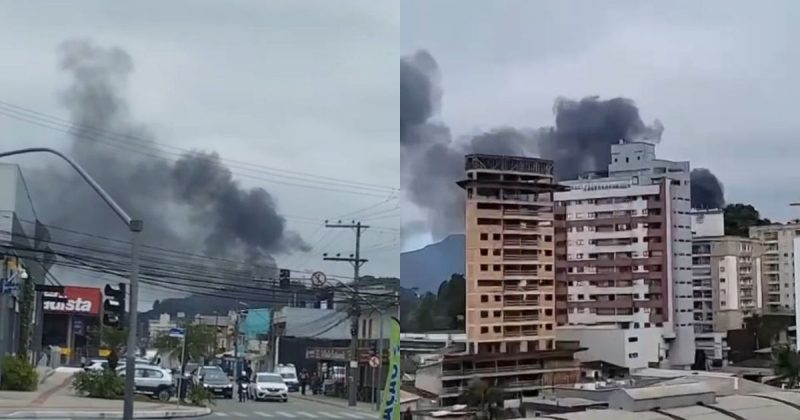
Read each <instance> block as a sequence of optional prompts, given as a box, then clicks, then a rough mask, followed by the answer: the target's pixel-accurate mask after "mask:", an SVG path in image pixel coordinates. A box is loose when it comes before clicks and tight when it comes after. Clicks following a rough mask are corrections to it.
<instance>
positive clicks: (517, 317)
mask: <svg viewBox="0 0 800 420" xmlns="http://www.w3.org/2000/svg"><path fill="white" fill-rule="evenodd" d="M538 320H539V315H538V314H536V315H506V316H504V317H503V322H525V321H538Z"/></svg>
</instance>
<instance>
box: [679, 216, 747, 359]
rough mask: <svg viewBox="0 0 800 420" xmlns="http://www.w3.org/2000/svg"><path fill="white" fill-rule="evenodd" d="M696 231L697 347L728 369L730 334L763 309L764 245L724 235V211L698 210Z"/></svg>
mask: <svg viewBox="0 0 800 420" xmlns="http://www.w3.org/2000/svg"><path fill="white" fill-rule="evenodd" d="M692 232H693V233H694V238H693V240H692V241H693V242H692V282H693V285H692V287H693V289H694V293H693V294H694V331H695V345H696V347H697V349H699V350H703V351H704V352H705V353H706V358H707V360H709V361H714V363H717V364H719V365H724V364H725V363H726V361H727V358H728V357H727V355H728V350H729V348H728V345H727V333H728V331H729V330H737V329H741V328H742V327H743V325H744V318H745V317H748V316H752V315H753V314H755V313H758V312H760V311H761V308H762V295H761V251H762V250H761V243H760V242H759V241H758V240H756V239H751V238H742V237H738V236H725V223H724V215H723V212H722V210H695V211H693V212H692Z"/></svg>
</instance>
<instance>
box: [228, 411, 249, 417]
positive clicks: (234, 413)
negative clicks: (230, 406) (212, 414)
mask: <svg viewBox="0 0 800 420" xmlns="http://www.w3.org/2000/svg"><path fill="white" fill-rule="evenodd" d="M231 414H233V415H234V416H235V417H247V414H242V413H240V412H238V411H236V412H233V413H231Z"/></svg>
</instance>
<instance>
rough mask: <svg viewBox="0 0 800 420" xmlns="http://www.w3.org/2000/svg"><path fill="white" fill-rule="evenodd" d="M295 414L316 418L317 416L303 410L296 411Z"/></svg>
mask: <svg viewBox="0 0 800 420" xmlns="http://www.w3.org/2000/svg"><path fill="white" fill-rule="evenodd" d="M297 414H299V415H301V416H306V417H311V418H317V417H318V416H316V415H314V414H311V413H306V412H305V411H298V412H297Z"/></svg>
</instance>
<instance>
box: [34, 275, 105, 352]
mask: <svg viewBox="0 0 800 420" xmlns="http://www.w3.org/2000/svg"><path fill="white" fill-rule="evenodd" d="M102 304H103V292H102V290H101V289H98V288H92V287H79V286H64V292H63V293H61V294H59V293H44V295H43V302H42V308H43V314H44V322H43V334H42V346H43V348H46V347H47V346H55V347H59V348H61V363H63V364H71V365H74V364H79V363H81V360H82V359H90V358H96V357H98V355H99V348H100V337H99V331H98V330H99V327H100V321H101V319H102Z"/></svg>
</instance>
